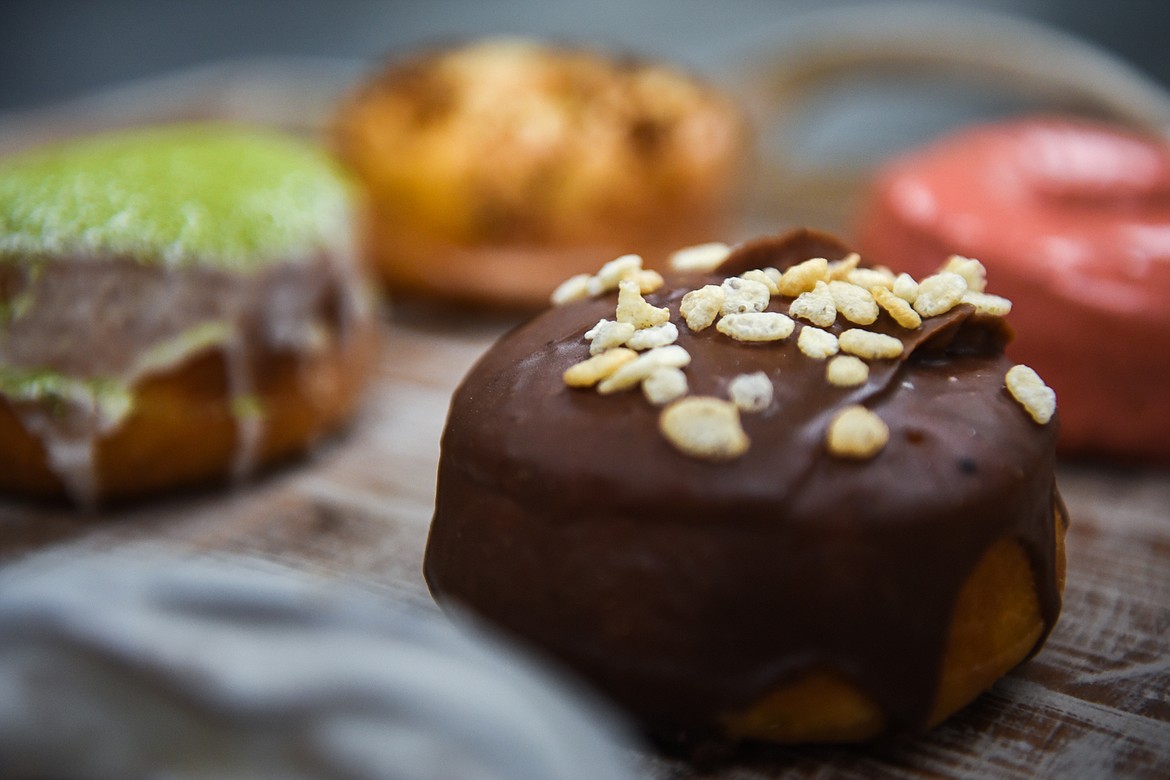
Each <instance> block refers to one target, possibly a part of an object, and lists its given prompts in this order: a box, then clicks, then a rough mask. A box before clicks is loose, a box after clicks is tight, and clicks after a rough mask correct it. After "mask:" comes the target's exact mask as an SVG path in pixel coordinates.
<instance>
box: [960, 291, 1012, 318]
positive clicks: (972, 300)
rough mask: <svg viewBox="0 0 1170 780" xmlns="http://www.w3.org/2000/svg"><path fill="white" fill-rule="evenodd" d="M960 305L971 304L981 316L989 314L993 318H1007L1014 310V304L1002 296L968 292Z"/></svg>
mask: <svg viewBox="0 0 1170 780" xmlns="http://www.w3.org/2000/svg"><path fill="white" fill-rule="evenodd" d="M959 302H960V303H969V304H971V305H972V306H974V307H975V311H977V312H979V313H980V314H989V315H991V316H993V317H1006V316H1007V315H1008V314H1009V313H1010V312H1011V310H1012V302H1011V301H1009V300H1008V299H1007V298H1004V297H1003V296H1001V295H991V294H990V293H985V292H975V291H973V290H968V291H967V292H965V293H963V297H962V298H961V299H960V300H959Z"/></svg>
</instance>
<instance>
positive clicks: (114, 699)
mask: <svg viewBox="0 0 1170 780" xmlns="http://www.w3.org/2000/svg"><path fill="white" fill-rule="evenodd" d="M625 740H626V737H625V731H624V729H623V728H622V727H621V726H620V725H619V724H617V723H616V722H615V720H614V718H613V716H612V714H611V713H609V712H608V711H606V710H605V709H604V707H602V706H601V705H599V704H598V703H597V702H594V701H592V700H589V699H588V697H587V696H585V695H584V694H583V693H582V692H580V691H572V690H570V689H569V688H568V687H566V685H565V684H563V682H562V681H560V680H559V679H555V678H554V677H553V676H552V675H551V674H550V673H549V672H547V671H545V670H542V669H539V668H537V667H536V666H535V665H533V663H532V662H531V661H529V660H526V659H523V658H521V657H520V656H519V655H518V654H517V653H516V652H514V651H512V650H510V649H507V648H505V647H504V645H503V644H501V643H500V642H499V641H498V640H496V639H492V638H488V637H486V636H485V635H484V634H483V633H482V632H480V631H478V630H475V631H471V630H469V629H468V628H467V627H466V626H464V627H460V628H457V627H456V626H455V625H453V624H452V623H450V622H449V621H447V620H446V619H444V618H442V617H439V616H438V615H437V614H421V613H410V612H405V611H403V610H402V609H401V608H396V607H395V606H394V605H392V604H387V603H383V602H382V601H380V600H378V599H377V598H376V597H375V596H374V595H373V594H371V593H369V592H368V591H359V590H356V589H353V588H350V589H347V588H344V587H341V586H338V585H336V584H325V583H322V582H320V581H317V580H314V579H310V578H308V577H307V576H306V575H302V574H299V573H296V572H292V571H278V570H275V569H272V568H268V569H265V568H258V564H256V563H248V562H244V561H215V560H208V559H178V558H176V559H166V558H162V559H153V560H148V561H135V560H132V559H130V558H129V557H128V556H118V555H116V554H110V555H108V556H103V557H101V558H98V559H95V560H91V561H88V562H86V563H84V564H78V563H76V562H71V563H68V564H63V563H62V562H60V561H58V562H54V561H52V560H48V561H46V560H44V559H33V560H29V561H25V562H23V563H20V564H16V565H13V566H9V567H6V568H4V569H0V777H5V778H21V777H64V778H92V779H93V780H101V779H102V778H118V780H126V779H127V778H140V777H141V778H146V777H150V778H168V779H171V778H175V779H179V778H181V779H183V780H186V779H188V778H192V779H193V778H281V779H282V780H300V779H301V778H305V779H307V778H346V779H350V778H352V779H353V780H365V779H366V778H369V779H370V780H373V779H374V778H378V780H383V779H386V778H393V779H395V780H397V779H399V778H401V779H402V780H462V779H463V778H467V779H469V780H471V779H474V780H480V779H481V778H482V779H483V780H528V779H529V778H530V779H531V780H577V779H578V778H580V779H581V780H584V779H585V778H589V779H590V780H597V779H599V778H606V779H610V778H612V779H615V780H620V779H621V778H627V777H632V771H631V769H630V767H629V766H628V763H629V761H630V759H631V758H632V752H631V751H630V750H629V748H628V747H627V745H628V743H627V742H626V741H625Z"/></svg>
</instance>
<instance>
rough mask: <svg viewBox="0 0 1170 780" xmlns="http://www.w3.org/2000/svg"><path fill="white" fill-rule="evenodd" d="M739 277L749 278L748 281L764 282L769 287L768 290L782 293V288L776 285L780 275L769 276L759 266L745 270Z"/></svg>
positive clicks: (776, 293) (774, 293) (773, 292)
mask: <svg viewBox="0 0 1170 780" xmlns="http://www.w3.org/2000/svg"><path fill="white" fill-rule="evenodd" d="M739 278H740V279H747V280H748V281H752V282H759V283H760V284H762V285H764V286H765V287H767V288H768V292H769V293H770V294H771V295H779V294H780V288H779V287H777V286H776V282H777V279H778V277H777V278H773V277H771V276H769V275H768V274H766V273H764V271H762V270H760V269H759V268H754V269H752V270H751V271H744V272H743V273H742V274H740V275H739Z"/></svg>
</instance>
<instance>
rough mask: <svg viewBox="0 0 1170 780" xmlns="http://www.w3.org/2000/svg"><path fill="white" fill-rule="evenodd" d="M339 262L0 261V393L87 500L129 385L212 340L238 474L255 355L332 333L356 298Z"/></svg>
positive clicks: (343, 329)
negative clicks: (252, 265)
mask: <svg viewBox="0 0 1170 780" xmlns="http://www.w3.org/2000/svg"><path fill="white" fill-rule="evenodd" d="M352 265H353V264H352V262H351V260H350V259H349V258H339V257H336V256H334V255H332V254H329V253H326V252H324V251H319V252H318V253H317V254H316V255H315V256H312V257H310V258H307V259H306V258H297V259H295V260H289V261H273V262H271V263H268V264H265V265H263V266H261V267H259V268H256V269H255V270H252V271H238V270H229V269H226V268H220V267H216V266H211V265H189V266H178V267H170V266H166V265H163V264H160V263H143V262H140V261H138V260H137V259H135V258H131V257H124V256H108V257H43V258H31V259H25V260H24V261H22V262H21V263H7V264H3V265H0V397H2V398H3V399H4V400H5V401H7V403H8V404H10V405H11V407H12V408H13V409H14V410H15V412H16V413H17V416H18V417H19V419H20V420H21V422H22V424H23V425H24V426H25V429H26V430H27V431H28V432H29V433H30V434H33V435H34V436H36V437H37V438H38V439H39V440H40V441H41V442H42V444H43V446H44V448H45V452H46V456H47V459H48V462H49V465H50V467H51V468H52V469H53V471H54V472H55V473H56V475H57V476H58V478H59V479H60V480H61V481H62V483H63V484H64V486H65V489H66V491H67V492H68V493H69V494H70V496H71V497H72V498H73V499H74V500H76V501H77V502H78V503H80V504H83V505H92V504H93V503H94V501H95V500H96V498H97V496H98V494H99V493H100V485H98V484H97V478H96V475H95V473H94V469H95V464H94V454H95V445H96V443H97V442H98V441H99V440H100V439H101V438H103V437H105V436H107V435H109V434H110V433H112V432H113V431H115V430H116V429H117V428H118V426H119V425H120V424H121V422H122V421H123V420H124V419H125V418H126V417H127V416H128V414H129V412H130V411H131V410H132V409H133V405H134V394H135V387H136V385H137V384H138V383H139V382H140V381H141V380H143V379H145V378H146V377H149V376H152V375H157V374H160V373H165V372H167V371H169V370H173V369H175V368H177V367H179V366H181V365H182V364H183V363H184V362H186V361H187V360H188V359H189V358H191V357H193V356H195V355H196V354H199V353H202V352H204V351H205V350H208V349H216V350H219V351H220V352H221V353H222V355H223V357H224V361H225V367H226V370H227V375H228V385H229V387H228V391H229V394H230V396H231V402H232V409H233V413H234V415H235V418H236V423H237V428H238V435H237V445H236V453H235V456H234V462H233V464H232V471H233V474H234V475H235V476H237V477H242V476H244V475H246V474H248V473H249V472H251V471H252V470H253V469H254V467H255V465H256V453H257V447H258V445H259V442H260V440H261V437H262V435H263V420H264V413H263V408H262V405H260V404H258V399H257V398H256V396H255V388H256V377H255V376H254V375H253V374H254V363H255V359H256V358H257V357H258V356H259V355H261V354H265V353H270V352H281V353H286V354H288V353H292V354H297V355H303V356H306V357H307V356H310V355H312V354H316V353H317V352H318V351H320V350H322V349H325V348H327V347H328V346H330V345H331V344H332V343H334V342H335V341H336V340H344V339H345V338H346V335H347V333H348V330H349V328H350V327H351V325H352V324H353V323H354V321H355V320H356V319H357V318H358V317H360V316H363V312H364V310H365V308H366V307H367V305H368V304H367V302H366V301H365V300H364V298H363V293H362V290H361V287H360V284H359V283H358V281H357V279H356V278H355V276H354V274H355V271H354V270H353V268H352Z"/></svg>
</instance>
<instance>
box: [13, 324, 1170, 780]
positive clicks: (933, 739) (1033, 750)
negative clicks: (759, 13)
mask: <svg viewBox="0 0 1170 780" xmlns="http://www.w3.org/2000/svg"><path fill="white" fill-rule="evenodd" d="M507 324H508V323H507V322H506V321H504V320H500V319H496V320H483V319H475V318H472V317H462V318H458V319H453V318H452V317H451V316H450V315H449V314H444V313H442V312H434V311H428V310H427V309H425V308H420V307H402V308H399V309H398V310H397V312H396V313H394V314H391V315H389V316H388V317H387V318H386V321H385V327H384V331H385V341H384V344H383V348H382V352H381V356H380V360H379V363H378V366H377V370H376V377H375V382H374V384H373V386H372V388H371V391H370V393H369V396H368V399H367V403H366V404H365V407H364V409H363V412H362V414H361V416H360V417H359V419H358V420H357V421H356V422H355V424H354V425H353V426H352V428H351V430H350V431H348V433H347V434H346V435H345V436H343V437H340V438H339V439H337V440H336V441H332V442H330V443H329V444H328V445H327V446H325V447H324V448H322V449H321V450H320V451H319V452H317V453H316V454H315V455H314V456H313V457H312V458H311V459H308V460H306V461H305V462H301V463H298V464H293V465H292V466H290V467H287V468H284V469H281V470H279V471H278V472H276V473H274V474H270V475H268V476H267V477H265V478H263V479H261V480H259V481H258V482H255V483H253V484H250V485H246V486H241V487H239V488H236V489H233V490H227V491H208V492H201V493H198V494H194V495H186V496H180V497H176V498H173V499H168V500H166V501H163V502H162V503H152V504H149V505H145V506H137V507H131V508H127V509H122V510H118V511H109V512H103V513H99V514H97V515H94V516H81V515H78V514H76V513H74V512H73V511H71V510H69V509H67V508H63V507H46V506H29V505H26V504H21V503H19V502H12V501H9V502H5V503H0V565H2V564H3V563H4V562H6V561H12V560H15V559H18V558H22V557H25V556H28V555H33V554H37V553H39V552H43V551H48V550H52V551H54V552H55V553H56V554H63V555H74V556H78V557H79V558H80V557H84V556H86V555H89V554H93V553H94V552H95V551H100V550H103V549H108V548H111V547H115V546H119V547H124V546H137V547H141V548H142V549H144V550H147V549H165V550H169V551H179V552H181V553H183V554H189V555H227V554H231V555H239V554H243V555H250V556H257V557H260V558H267V559H272V560H276V561H280V562H282V563H285V564H291V565H294V566H297V567H301V568H304V569H307V570H310V571H313V572H315V573H317V574H324V575H326V576H329V577H335V578H338V579H343V580H347V581H352V582H356V583H358V584H360V586H361V587H363V588H367V589H369V590H371V591H374V592H377V593H380V594H383V595H384V596H385V598H387V599H393V600H395V601H397V602H400V603H406V604H409V605H411V606H412V607H415V608H417V609H419V610H433V609H435V607H434V605H433V602H432V601H431V599H430V596H429V595H428V593H427V590H426V586H425V584H424V583H423V580H422V575H421V562H422V554H423V548H424V544H425V541H426V533H427V526H428V523H429V521H430V515H431V507H432V500H433V494H434V483H435V465H436V462H437V458H438V441H439V434H440V431H441V430H442V425H443V421H444V419H445V416H446V409H447V402H448V399H449V397H450V393H451V391H452V390H453V389H454V388H455V385H456V383H457V382H458V381H459V378H460V377H461V376H462V375H463V374H464V372H465V371H466V370H467V368H468V367H470V365H471V363H472V362H473V361H474V360H475V358H476V356H478V355H479V354H480V352H481V351H482V350H484V349H485V348H487V346H488V345H489V344H490V343H491V342H492V340H494V338H495V337H496V336H498V335H499V334H500V333H502V332H503V330H504V328H505V327H506V326H507ZM1061 472H1062V473H1061V486H1062V490H1063V492H1064V494H1065V497H1066V500H1067V502H1068V505H1069V509H1070V512H1071V515H1072V519H1073V523H1072V528H1071V532H1070V536H1069V540H1068V553H1069V571H1068V589H1067V593H1066V596H1065V610H1064V614H1063V616H1062V618H1061V621H1060V623H1059V625H1058V626H1057V627H1056V630H1055V631H1054V632H1053V634H1052V637H1051V639H1050V640H1049V642H1048V645H1047V646H1046V647H1045V649H1044V650H1043V652H1041V653H1040V654H1039V655H1038V656H1037V657H1036V658H1035V659H1034V660H1033V661H1032V662H1030V663H1028V664H1026V665H1025V666H1024V667H1022V668H1021V669H1019V670H1017V671H1016V672H1014V673H1012V674H1011V675H1009V676H1008V677H1007V678H1006V679H1005V680H1003V681H1002V682H1001V683H1000V684H998V685H997V686H995V688H994V689H993V690H992V691H991V692H989V693H988V694H986V695H985V696H983V697H982V698H980V699H979V700H978V701H976V702H975V704H974V705H972V706H971V707H969V708H968V709H967V710H965V711H964V712H962V713H960V714H959V715H958V716H956V717H955V718H953V719H952V720H950V721H949V722H948V723H946V724H944V725H943V726H942V727H941V728H939V729H937V730H935V731H934V732H932V733H930V734H929V735H926V736H924V737H921V738H918V739H907V740H902V741H896V742H891V743H887V744H879V745H872V746H866V747H859V748H802V749H776V748H749V749H747V750H745V751H743V752H742V754H740V755H738V756H736V757H734V758H727V759H724V760H722V761H720V762H719V763H717V764H716V765H714V766H710V767H703V768H698V767H695V766H693V765H691V764H689V763H687V762H684V761H680V760H677V759H673V758H669V757H666V756H661V755H658V754H655V753H653V752H647V753H646V754H645V755H643V756H642V757H641V758H640V762H641V766H642V768H643V769H644V772H645V775H646V777H648V778H661V779H662V780H666V779H667V778H670V779H671V780H682V779H683V778H697V777H704V778H726V779H727V780H732V779H734V780H749V779H750V780H757V779H760V780H762V779H763V778H775V777H781V776H783V777H810V778H811V777H820V776H825V775H832V776H834V777H846V778H875V777H888V778H919V777H987V778H992V777H994V778H1012V777H1019V778H1024V777H1035V776H1047V777H1105V776H1125V777H1149V778H1165V777H1167V776H1170V473H1167V471H1165V470H1142V469H1125V468H1119V467H1114V466H1106V465H1085V464H1080V465H1076V464H1065V465H1064V466H1063V467H1062V470H1061Z"/></svg>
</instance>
